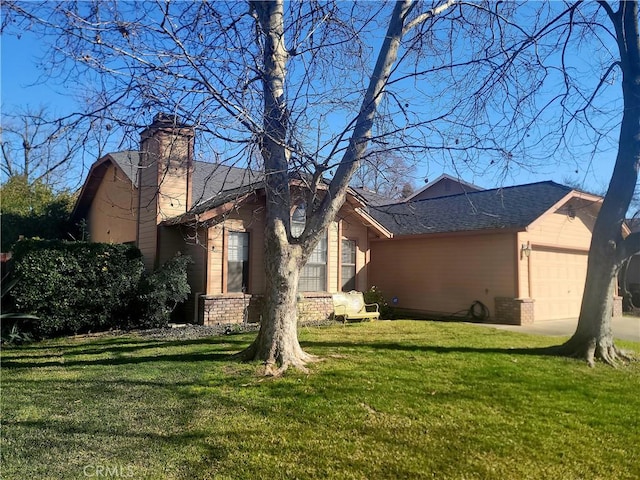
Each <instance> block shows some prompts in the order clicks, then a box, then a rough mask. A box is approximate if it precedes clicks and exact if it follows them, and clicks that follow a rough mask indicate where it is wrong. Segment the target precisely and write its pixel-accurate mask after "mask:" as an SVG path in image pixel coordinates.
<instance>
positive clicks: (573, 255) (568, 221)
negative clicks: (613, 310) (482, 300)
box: [518, 198, 600, 321]
mask: <svg viewBox="0 0 640 480" xmlns="http://www.w3.org/2000/svg"><path fill="white" fill-rule="evenodd" d="M599 208H600V204H599V203H594V202H590V201H587V200H584V199H578V198H573V199H570V200H569V201H568V202H567V203H566V204H564V205H562V206H561V207H559V208H558V209H556V210H555V211H553V212H549V213H547V214H546V215H543V216H542V217H540V218H539V219H538V220H536V221H535V222H534V223H533V224H532V225H531V226H530V227H529V228H528V229H527V231H526V232H522V233H520V234H519V235H518V242H519V243H520V249H522V245H527V244H528V245H529V246H530V247H531V253H530V255H529V257H526V256H525V255H522V254H521V255H520V260H519V262H520V263H519V275H518V279H519V282H520V285H519V287H520V291H521V296H523V297H525V296H527V297H530V298H533V300H534V317H535V321H542V320H554V319H561V318H572V317H577V316H578V315H579V313H580V304H581V302H582V294H583V290H584V283H585V279H586V273H587V258H588V251H589V245H590V243H591V232H592V230H593V225H594V223H595V219H596V216H597V214H598V210H599Z"/></svg>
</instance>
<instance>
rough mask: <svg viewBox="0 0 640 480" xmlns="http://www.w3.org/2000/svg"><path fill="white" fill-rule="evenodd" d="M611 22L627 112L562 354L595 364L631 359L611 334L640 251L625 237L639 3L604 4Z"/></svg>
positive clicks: (636, 154) (632, 182)
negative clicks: (616, 300)
mask: <svg viewBox="0 0 640 480" xmlns="http://www.w3.org/2000/svg"><path fill="white" fill-rule="evenodd" d="M600 5H602V7H603V8H604V9H605V11H606V12H607V15H608V16H609V18H610V19H611V21H612V23H613V25H614V27H615V31H616V40H617V42H618V48H619V50H620V68H621V70H622V96H623V100H624V113H623V116H622V123H621V125H620V139H619V142H618V155H617V158H616V163H615V167H614V170H613V175H612V176H611V181H610V182H609V188H608V189H607V193H606V195H605V197H604V200H603V202H602V208H601V209H600V213H599V214H598V218H597V219H596V223H595V225H594V228H593V236H592V238H591V247H590V249H589V262H588V266H587V279H586V284H585V289H584V295H583V298H582V305H581V309H580V318H579V320H578V327H577V328H576V332H575V333H574V334H573V336H572V337H571V338H570V339H569V341H567V343H565V344H564V345H562V346H561V347H560V352H561V353H564V354H569V355H576V356H583V357H584V358H585V359H586V360H587V362H588V363H589V365H593V363H594V360H596V359H599V360H602V361H604V362H606V363H608V364H615V362H616V360H619V359H625V360H628V357H627V356H626V355H625V354H624V353H622V352H621V351H620V350H619V349H618V348H617V347H616V346H615V344H614V341H613V332H612V330H611V317H612V313H613V294H614V293H615V291H614V290H615V286H616V278H617V275H618V272H619V270H620V267H621V265H622V262H623V261H624V260H625V259H626V258H628V257H629V256H630V255H632V254H633V253H635V251H637V243H638V242H637V240H638V238H637V235H633V234H632V235H630V236H629V237H627V239H623V238H622V224H623V222H624V218H625V215H626V212H627V210H628V208H629V204H630V203H631V199H632V197H633V193H634V190H635V187H636V182H637V179H638V170H639V169H640V38H639V36H638V2H637V1H636V2H624V1H621V2H619V8H618V11H616V12H614V11H613V10H612V9H611V7H610V6H609V5H608V4H607V3H606V2H600Z"/></svg>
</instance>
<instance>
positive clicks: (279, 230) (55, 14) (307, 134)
mask: <svg viewBox="0 0 640 480" xmlns="http://www.w3.org/2000/svg"><path fill="white" fill-rule="evenodd" d="M7 5H8V6H7V9H8V10H9V12H10V14H9V15H7V16H5V18H4V22H5V23H4V25H5V29H7V30H9V31H11V30H12V29H13V28H15V26H17V27H18V28H27V27H28V28H31V29H33V30H36V31H39V32H40V33H41V34H42V35H43V37H44V38H45V39H46V40H49V41H51V42H52V43H53V44H54V48H53V50H52V56H51V68H52V72H55V73H56V74H57V78H74V79H75V78H83V79H87V82H86V85H83V88H84V89H85V90H87V91H88V92H90V96H91V105H92V108H91V109H88V111H86V112H82V113H81V114H80V115H78V116H77V118H78V119H89V120H91V121H93V120H95V119H100V120H102V121H103V122H106V123H107V124H113V125H118V126H119V127H120V128H122V129H123V131H124V132H125V133H127V132H128V133H132V132H136V131H137V130H139V129H140V128H141V127H143V126H145V124H146V122H147V121H148V119H149V117H150V116H151V115H153V114H154V113H155V112H157V111H159V110H160V111H166V112H171V113H174V114H176V115H179V116H180V117H182V118H184V119H187V120H188V121H189V122H190V123H192V124H194V125H195V127H196V128H197V130H198V132H199V135H200V136H199V142H200V143H199V144H200V146H201V148H202V147H205V145H206V144H209V147H210V148H211V150H212V151H216V152H217V154H218V155H220V156H221V157H227V158H229V159H233V160H234V161H236V160H238V159H242V161H245V162H248V161H249V160H248V159H250V158H252V153H255V152H256V150H258V151H259V152H260V162H259V163H260V164H261V166H262V168H263V170H264V173H265V174H266V175H265V179H266V180H265V184H266V195H267V210H266V222H267V227H266V245H265V248H266V255H265V257H266V259H267V260H266V265H265V268H266V270H267V278H268V279H269V283H268V285H267V294H266V295H265V298H266V307H265V315H264V317H263V318H264V320H263V323H262V324H261V329H260V332H259V334H258V336H257V338H256V340H255V342H254V343H253V344H252V345H251V346H250V347H249V349H248V350H247V351H245V352H244V357H245V358H252V359H260V360H263V361H264V362H265V363H266V365H267V371H269V372H272V373H281V372H283V371H284V370H286V369H287V368H288V367H289V366H294V367H298V368H302V369H304V368H305V367H304V365H305V363H306V362H308V361H310V360H312V357H311V356H309V355H307V354H306V353H305V352H303V351H302V349H301V348H300V345H299V343H298V340H297V330H296V301H295V300H296V289H297V280H298V275H299V272H300V269H301V268H302V266H303V265H304V264H305V262H306V259H307V258H308V256H309V254H310V252H311V251H312V250H313V248H314V247H315V245H316V244H317V243H318V241H319V239H320V238H321V235H322V234H323V232H324V230H325V229H326V228H327V226H328V225H329V223H330V222H331V221H332V220H333V219H334V217H335V215H336V212H337V211H338V210H339V208H340V206H341V205H342V204H343V202H344V200H345V194H346V193H345V192H346V190H347V186H348V185H349V183H350V182H351V181H352V178H353V176H354V174H355V172H357V170H358V168H359V167H360V166H361V164H362V161H363V160H364V159H365V158H366V156H367V152H368V151H384V152H386V154H387V155H388V156H391V155H393V154H394V152H397V153H398V154H400V155H402V156H403V157H406V156H411V155H416V156H418V155H419V156H422V157H428V158H430V160H433V159H435V158H436V155H438V156H439V157H440V159H441V161H443V162H451V163H452V164H454V166H455V167H456V169H468V170H469V171H480V172H484V171H486V170H487V169H491V168H494V167H499V168H500V170H499V171H500V172H502V173H501V175H502V177H503V178H508V176H509V173H510V172H511V171H512V170H513V169H514V168H517V169H531V170H536V169H537V168H538V167H539V166H540V165H546V164H548V162H549V158H550V157H553V156H558V157H559V156H561V153H563V152H566V151H571V148H573V147H575V146H576V143H579V142H582V143H583V145H582V147H584V145H586V144H591V145H592V153H593V154H596V153H598V152H599V151H600V150H602V149H603V147H604V146H605V145H604V142H606V139H608V138H610V134H611V130H612V128H614V127H612V126H611V125H612V123H611V122H609V123H607V122H605V123H601V122H600V119H601V118H604V116H603V115H604V114H603V113H602V112H605V113H608V114H613V115H614V116H615V111H616V109H617V111H618V113H619V112H620V111H621V108H622V106H621V105H617V104H615V102H614V103H613V104H609V103H607V102H606V101H600V102H598V95H596V94H597V93H599V92H602V91H604V90H606V89H607V88H605V87H608V85H607V82H609V81H610V74H611V73H612V72H613V71H614V70H615V68H616V66H622V71H623V72H626V73H624V77H625V78H626V80H623V84H624V87H623V90H624V92H625V93H624V95H625V105H624V107H625V117H624V118H625V119H627V112H629V111H631V113H630V114H629V115H634V114H636V113H637V109H636V108H635V106H637V101H638V97H637V91H636V90H634V89H636V88H637V85H638V81H637V68H636V67H637V53H634V51H635V50H634V49H636V50H637V48H636V47H635V46H634V45H635V44H634V43H633V42H634V41H637V2H635V1H634V2H621V3H620V7H619V12H624V13H614V12H613V11H612V9H611V8H610V7H608V6H606V4H604V3H602V4H601V6H602V7H601V8H602V9H604V10H605V11H607V12H608V13H609V18H610V19H611V20H612V21H613V24H614V25H616V28H615V31H609V30H607V28H606V27H605V26H604V24H603V22H602V19H601V18H600V16H599V12H598V11H597V9H595V11H594V9H593V8H592V4H590V3H588V2H585V3H582V2H576V3H567V4H564V3H559V2H545V3H541V4H536V6H535V8H534V7H532V6H531V4H530V3H528V2H523V3H522V4H520V3H515V2H513V3H512V2H497V3H493V2H484V1H479V2H466V1H464V2H463V1H455V0H442V1H432V2H417V1H415V2H414V1H412V0H401V1H398V2H397V3H395V4H394V5H393V6H392V5H388V4H384V3H376V2H369V3H362V4H360V3H348V2H316V1H312V2H300V3H297V2H290V3H286V4H285V3H284V2H282V1H280V0H277V1H271V2H249V3H248V5H247V4H245V3H240V2H232V3H228V4H223V3H215V2H214V3H209V2H170V1H169V2H164V3H154V2H131V3H128V2H80V3H71V2H69V3H66V2H62V3H50V2H40V3H30V2H25V3H16V2H10V3H8V4H7ZM630 9H631V10H633V9H635V14H636V23H635V27H634V26H633V22H632V17H633V12H631V13H628V11H629V10H630ZM628 24H630V25H628ZM633 28H635V31H634V30H633ZM382 31H384V32H386V33H385V35H384V37H383V38H379V36H378V34H379V32H382ZM602 32H604V34H602ZM611 34H613V38H617V39H618V40H619V42H622V43H620V47H621V52H623V53H621V55H622V60H621V61H616V62H614V65H612V66H611V67H610V68H608V67H607V66H605V67H604V69H603V70H602V71H601V72H600V74H599V76H600V80H598V79H597V78H596V81H595V83H594V82H591V83H589V79H590V78H591V77H589V76H585V75H581V73H582V72H580V66H581V65H580V62H578V63H576V62H572V60H571V59H572V58H574V57H576V55H577V53H579V52H583V51H584V49H585V45H589V46H590V47H592V46H593V45H598V47H599V51H601V52H602V57H603V58H604V59H605V61H606V60H607V59H608V58H609V57H611V52H610V51H609V50H608V45H609V42H608V40H607V39H606V36H607V35H611ZM634 34H635V37H634ZM374 39H377V41H372V40H374ZM634 39H636V40H634ZM372 44H373V45H377V46H379V47H376V48H375V50H374V49H373V48H372V47H370V45H372ZM556 60H559V63H556V64H553V62H554V61H556ZM372 62H375V66H374V67H373V69H372V68H371V66H370V65H371V63H372ZM634 69H635V70H634ZM634 72H635V73H634ZM629 75H631V77H632V78H631V80H629V78H630V77H629ZM634 75H635V76H634ZM94 76H97V78H98V82H95V84H94V82H91V80H92V79H93V77H94ZM591 80H592V78H591ZM634 81H635V82H636V83H635V84H634V85H635V86H634V85H631V84H632V83H633V82H634ZM585 82H586V83H585ZM95 85H97V87H98V88H97V91H96V90H92V89H91V88H89V87H93V86H95ZM582 87H584V88H582ZM590 87H591V88H592V91H591V93H589V92H588V89H589V88H590ZM553 89H555V91H554V90H553ZM551 91H554V92H557V93H549V92H551ZM627 98H628V99H627ZM634 105H635V106H634ZM612 110H613V113H612ZM633 112H636V113H633ZM634 118H635V120H634ZM337 119H339V120H337ZM625 119H623V122H622V126H623V129H622V132H623V133H622V134H621V137H620V146H621V150H620V151H621V152H622V153H621V155H619V162H622V163H624V165H626V167H620V168H630V165H631V164H633V162H636V163H635V164H634V165H635V168H637V149H636V150H635V151H634V150H633V148H636V147H634V145H635V146H637V125H638V121H637V117H632V118H630V120H628V121H627V120H625ZM78 121H79V120H78ZM634 122H635V123H634ZM613 123H615V122H613ZM594 125H604V127H599V126H596V127H595V128H594ZM628 125H631V126H628ZM634 125H635V127H634ZM634 128H635V130H634ZM633 135H636V137H634V136H633ZM132 138H133V137H132ZM633 138H635V140H633V141H630V140H632V139H633ZM603 139H604V140H603ZM634 142H636V143H634ZM542 147H545V148H542ZM622 147H623V148H622ZM532 152H533V153H532ZM536 152H541V153H538V154H536ZM634 152H635V153H634ZM622 157H624V159H623V160H620V158H622ZM625 159H626V160H625ZM629 159H631V160H629ZM616 168H617V167H616ZM617 171H618V170H616V172H617ZM293 174H295V176H296V178H297V179H299V181H298V184H299V187H298V188H300V190H292V189H291V188H290V179H291V178H292V175H293ZM622 175H623V176H625V175H626V177H627V178H626V179H625V180H624V182H623V183H624V185H623V184H620V183H619V181H618V180H616V181H615V182H614V180H613V179H612V188H610V192H623V193H622V198H621V199H620V200H619V201H615V202H613V203H612V201H610V200H605V204H604V205H603V208H602V212H603V213H602V215H601V216H603V217H604V218H607V217H608V213H607V212H609V211H610V209H611V208H612V207H611V205H613V204H615V205H616V206H615V207H614V210H615V215H614V216H616V221H615V222H616V225H617V227H618V228H617V229H616V228H615V226H616V225H612V223H611V222H610V221H606V222H605V223H604V224H602V225H598V226H597V228H596V231H595V232H594V249H593V251H594V252H596V251H599V250H601V249H602V248H601V247H602V246H603V245H605V244H606V245H611V242H612V241H613V243H614V244H616V245H617V248H616V251H617V252H618V253H616V255H615V256H612V255H609V256H608V257H606V258H608V259H609V260H602V262H604V263H602V262H601V261H600V260H594V261H591V262H590V270H593V269H594V268H596V267H592V266H591V264H593V263H598V262H600V264H601V265H604V264H606V265H609V267H607V268H608V269H609V270H607V272H609V273H613V272H614V271H615V270H616V267H615V261H614V260H616V258H617V256H619V255H622V253H621V252H624V254H627V252H630V251H631V250H632V248H631V247H632V240H633V238H636V237H629V238H628V239H627V240H625V241H622V240H621V239H620V238H618V237H617V236H615V237H611V235H618V233H616V232H619V231H620V228H619V227H620V226H621V223H618V222H619V221H620V222H621V220H618V217H620V218H623V217H624V212H622V213H620V211H621V210H622V209H623V207H624V203H625V201H626V200H625V199H626V196H627V193H626V192H627V190H629V189H631V194H632V193H633V187H634V186H635V181H631V180H630V179H632V178H635V177H633V176H632V172H628V171H627V172H624V173H623V174H622ZM614 178H617V177H616V176H615V174H614ZM632 184H633V185H632ZM629 196H630V195H629ZM607 198H610V195H609V193H608V194H607ZM300 202H302V203H304V205H305V209H304V212H305V215H306V222H305V228H304V231H303V232H302V233H301V234H300V235H298V236H295V235H293V234H292V231H291V219H290V214H291V211H292V207H293V206H295V205H296V204H297V203H300ZM627 205H628V204H627ZM625 210H626V209H625ZM603 222H604V221H603ZM603 225H604V226H603ZM605 231H606V232H608V233H607V235H609V237H608V240H606V241H604V243H602V242H603V240H602V238H603V235H605V234H604V233H603V232H605ZM612 232H613V233H612ZM598 245H600V247H599V246H598ZM598 255H600V254H599V253H592V256H593V258H596V257H598ZM614 257H615V258H614ZM598 258H605V257H602V256H601V255H600V257H598ZM607 262H609V263H607ZM611 262H613V263H611ZM597 268H600V267H597ZM597 271H600V272H601V273H604V270H597ZM609 273H607V275H608V274H609ZM594 282H595V280H593V274H590V276H589V279H588V280H587V288H588V289H589V288H593V289H594V290H593V292H595V291H597V295H596V294H595V293H594V295H595V297H597V298H598V299H600V300H599V301H602V302H604V303H602V305H601V306H602V308H599V309H595V310H594V312H598V313H595V314H593V313H586V309H587V308H589V306H588V305H583V315H582V316H581V325H585V324H596V323H597V322H600V324H603V322H606V319H605V317H606V315H605V313H606V312H605V310H607V309H609V308H610V305H611V303H610V301H608V303H607V301H606V300H605V297H607V298H608V296H610V295H609V294H610V293H611V291H610V288H611V282H609V283H608V284H607V286H606V288H604V287H603V286H602V285H596V286H593V285H592V284H593V283H594ZM590 291H591V290H590ZM587 297H588V295H585V298H587ZM595 297H594V298H595ZM585 301H587V300H585ZM589 305H591V304H589ZM587 316H588V318H587ZM583 317H584V319H585V320H583V319H582V318H583ZM581 328H583V327H579V330H580V329H581ZM588 330H589V331H590V332H591V331H595V330H594V329H593V328H591V327H589V329H588ZM603 332H605V335H604V336H603V337H602V338H605V339H606V338H609V339H610V329H609V330H608V333H607V328H606V325H605V329H604V330H603ZM579 337H580V339H581V340H579V341H578V340H575V341H573V343H572V345H573V346H577V344H578V343H581V344H584V345H586V344H588V343H589V342H591V344H593V338H595V337H593V336H592V337H591V338H592V340H587V337H586V336H584V335H580V336H579ZM585 342H586V343H585ZM607 342H609V340H604V343H603V345H604V344H607ZM598 343H602V341H600V340H598V341H597V342H596V344H598ZM610 344H611V345H613V343H612V341H611V342H610ZM574 350H575V349H574ZM596 350H597V352H602V351H605V350H606V351H610V350H611V349H610V348H609V347H607V348H599V349H596ZM610 357H611V355H609V356H608V357H607V358H610Z"/></svg>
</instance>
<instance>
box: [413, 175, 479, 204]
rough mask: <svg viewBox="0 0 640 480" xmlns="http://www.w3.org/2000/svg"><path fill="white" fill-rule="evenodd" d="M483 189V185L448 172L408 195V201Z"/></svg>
mask: <svg viewBox="0 0 640 480" xmlns="http://www.w3.org/2000/svg"><path fill="white" fill-rule="evenodd" d="M480 190H483V189H482V188H481V187H478V186H477V185H474V184H472V183H468V182H465V181H463V180H461V179H459V178H454V177H452V176H451V175H447V174H446V173H444V174H442V175H440V176H439V177H438V178H436V179H435V180H433V181H432V182H429V183H427V184H426V185H425V186H424V187H422V188H421V189H420V190H418V191H417V192H414V193H413V194H412V195H411V196H409V197H407V199H406V201H407V202H415V201H418V200H427V199H429V198H437V197H446V196H449V195H458V194H460V193H471V192H479V191H480Z"/></svg>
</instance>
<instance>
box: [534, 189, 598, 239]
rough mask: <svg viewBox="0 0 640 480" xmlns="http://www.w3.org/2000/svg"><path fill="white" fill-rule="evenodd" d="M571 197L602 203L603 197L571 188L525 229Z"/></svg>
mask: <svg viewBox="0 0 640 480" xmlns="http://www.w3.org/2000/svg"><path fill="white" fill-rule="evenodd" d="M572 198H579V199H583V200H587V201H590V202H593V203H602V201H603V198H602V197H600V196H598V195H593V194H592V193H586V192H582V191H580V190H576V189H573V190H571V191H569V192H567V194H566V195H565V196H564V197H562V198H561V199H560V200H558V201H557V202H556V203H554V204H553V205H551V206H550V207H549V208H547V209H546V210H545V211H544V212H542V213H541V214H540V215H538V217H537V218H536V219H535V220H534V221H533V222H531V223H530V224H529V225H527V230H528V229H529V228H531V227H534V226H535V225H536V224H537V223H538V222H540V221H542V220H541V219H542V217H544V216H546V215H547V214H549V213H552V212H555V211H556V210H557V209H559V208H560V207H561V206H562V205H564V204H565V203H567V202H568V201H569V200H570V199H572Z"/></svg>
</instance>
